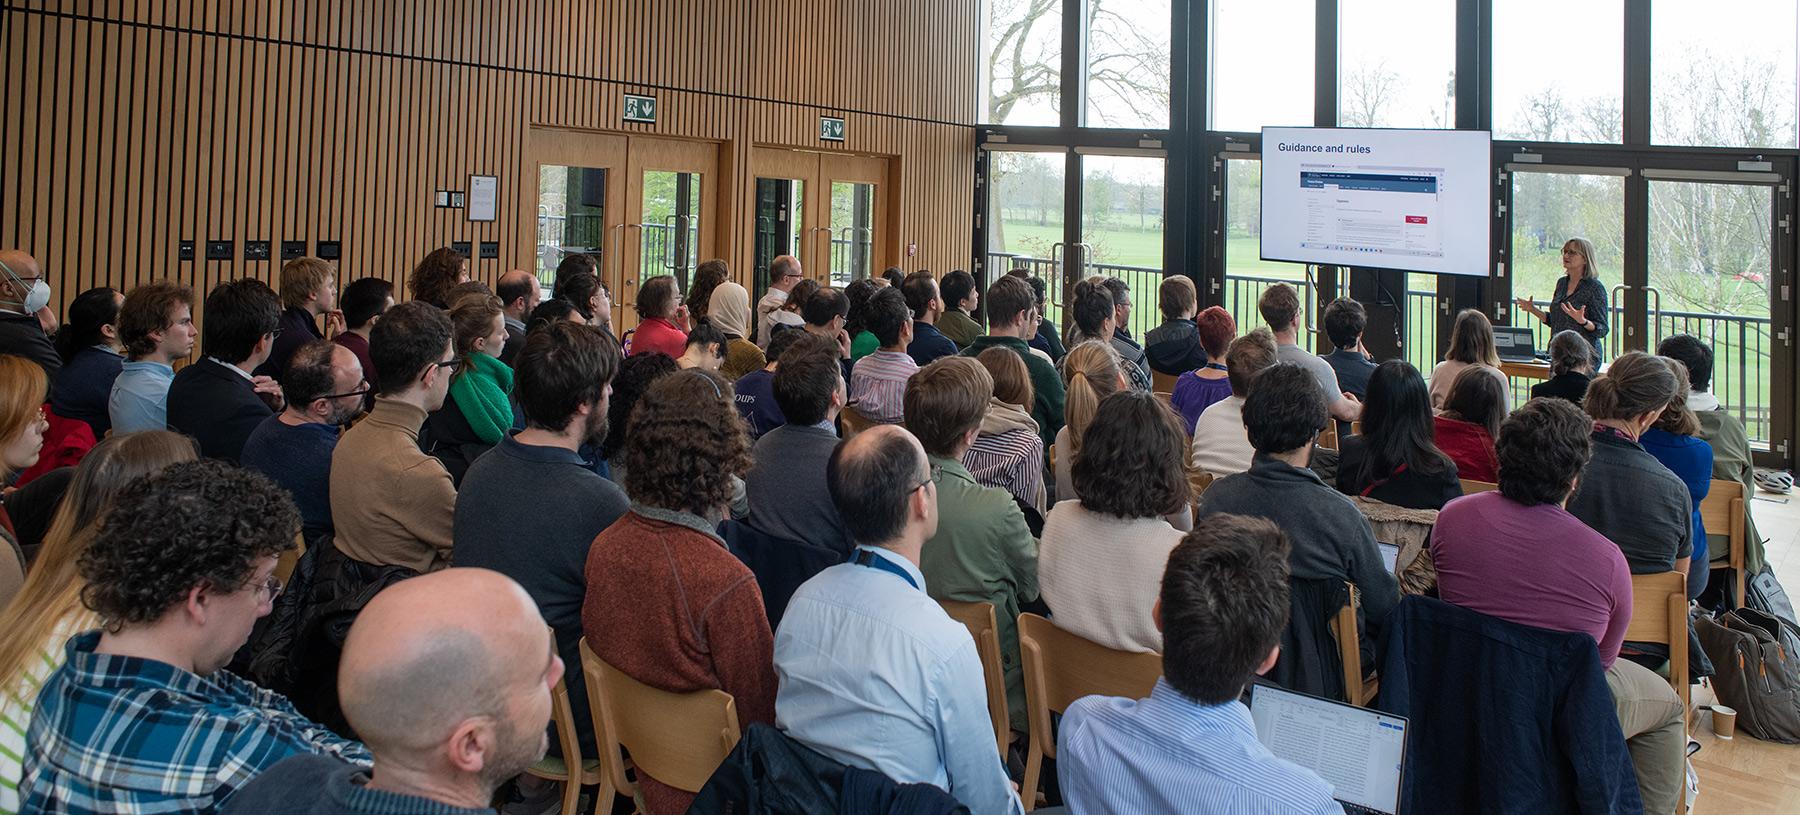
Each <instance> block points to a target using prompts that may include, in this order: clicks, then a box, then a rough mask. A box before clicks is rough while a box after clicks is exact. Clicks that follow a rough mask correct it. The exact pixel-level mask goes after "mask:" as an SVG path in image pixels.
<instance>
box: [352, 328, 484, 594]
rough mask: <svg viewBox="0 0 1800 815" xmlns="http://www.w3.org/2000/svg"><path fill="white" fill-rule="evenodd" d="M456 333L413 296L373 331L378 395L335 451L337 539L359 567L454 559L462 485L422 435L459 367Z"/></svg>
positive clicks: (440, 563)
mask: <svg viewBox="0 0 1800 815" xmlns="http://www.w3.org/2000/svg"><path fill="white" fill-rule="evenodd" d="M452 333H453V331H452V329H451V325H450V318H449V317H448V316H446V315H445V314H444V312H443V310H442V309H439V308H437V307H436V306H432V305H429V304H426V303H419V302H411V303H402V304H400V305H398V306H395V307H393V308H391V309H389V310H388V312H387V313H386V314H383V315H382V316H381V320H380V321H378V322H377V323H375V330H374V331H373V332H372V333H371V335H370V343H369V353H370V356H372V357H373V358H374V360H375V374H376V384H377V385H378V386H379V388H380V393H381V395H380V396H378V397H376V399H375V409H374V410H372V411H370V412H369V415H368V416H366V417H364V418H363V420H362V421H360V422H357V423H356V426H355V427H352V428H350V429H349V430H348V431H345V433H344V435H343V438H341V439H340V440H339V441H338V445H337V448H336V449H335V450H334V451H332V454H331V520H332V526H333V529H334V533H333V538H332V541H333V544H334V545H335V546H336V548H337V550H338V551H340V552H342V553H343V554H344V555H346V556H347V557H349V558H352V559H354V560H356V561H358V562H360V563H363V564H367V565H370V566H402V567H405V568H408V569H411V570H413V571H416V572H430V571H436V570H438V569H442V568H444V567H445V566H447V565H449V563H450V549H451V546H452V545H453V543H454V540H453V538H452V537H451V526H452V523H453V520H454V517H455V512H456V486H455V484H454V483H453V482H452V481H451V480H450V471H449V470H446V469H444V464H443V462H441V461H439V460H438V459H436V458H433V457H431V456H429V455H426V454H425V452H424V451H422V450H420V449H419V441H418V440H419V427H420V425H422V424H424V423H425V417H426V416H427V415H428V414H429V413H430V412H431V411H434V410H437V409H438V408H440V407H443V404H444V396H445V394H446V393H447V392H448V391H449V389H450V377H451V376H452V375H453V374H454V373H455V371H456V369H457V367H458V366H459V365H461V364H462V361H461V360H460V359H458V358H457V356H456V349H455V347H454V346H453V345H452V343H451V336H452Z"/></svg>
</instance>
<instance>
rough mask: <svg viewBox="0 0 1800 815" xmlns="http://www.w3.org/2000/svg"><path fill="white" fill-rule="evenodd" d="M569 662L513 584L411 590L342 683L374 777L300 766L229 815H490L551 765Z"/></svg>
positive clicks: (501, 579) (476, 581)
mask: <svg viewBox="0 0 1800 815" xmlns="http://www.w3.org/2000/svg"><path fill="white" fill-rule="evenodd" d="M557 653H558V652H557V649H556V647H555V644H554V643H553V642H552V641H551V640H550V638H549V636H547V635H546V634H545V631H544V620H543V618H542V617H540V616H538V610H537V608H536V606H534V605H533V604H532V599H531V597H530V596H529V595H527V594H526V592H525V591H524V590H523V589H522V588H521V587H520V586H519V585H518V584H516V583H514V582H513V581H511V580H509V579H507V578H506V577H505V576H503V575H500V574H497V573H495V572H490V571H487V570H484V569H448V570H446V571H442V572H438V573H436V574H431V575H426V576H424V577H420V578H418V579H416V580H408V581H405V582H403V583H399V584H397V585H395V586H394V587H393V588H390V589H388V590H387V591H384V592H382V593H381V594H380V595H378V596H376V598H375V599H374V600H371V601H369V604H368V606H367V607H365V608H364V609H363V612H362V614H361V615H360V616H359V617H357V620H356V623H355V624H354V625H352V626H351V628H350V636H349V638H348V640H347V641H346V642H345V643H344V655H343V663H342V665H341V667H340V669H339V671H338V686H339V694H340V695H341V696H342V698H343V705H344V715H345V716H346V717H347V718H348V719H349V720H350V723H351V724H352V725H354V726H355V728H356V732H357V733H358V734H360V735H361V736H362V738H363V741H364V743H366V744H367V746H368V751H369V753H370V754H372V757H373V762H374V766H373V767H370V768H365V767H361V766H358V765H354V764H346V763H344V762H343V761H339V760H336V759H334V758H330V757H326V756H319V755H297V756H294V757H292V758H288V759H286V760H284V761H282V762H280V763H278V764H276V765H274V766H273V767H270V768H266V771H265V772H263V773H261V774H260V775H258V776H257V777H256V778H254V779H253V780H251V781H250V783H249V784H247V785H245V786H244V787H243V788H242V789H241V790H239V791H238V792H237V793H236V794H235V795H232V796H231V797H230V798H229V799H228V800H227V801H226V805H225V809H224V812H226V813H243V814H244V815H326V813H342V812H391V813H427V812H431V813H447V812H476V811H482V812H485V811H489V810H488V807H489V806H490V804H491V802H492V801H493V800H494V794H495V791H496V790H497V789H498V788H499V787H500V786H501V785H502V784H504V783H505V782H506V781H507V780H508V779H510V778H512V777H513V776H516V775H518V774H519V773H520V772H522V771H524V770H525V769H526V768H527V767H530V766H531V765H532V764H533V763H535V762H536V761H537V760H538V759H540V758H542V757H543V756H544V750H545V746H546V742H547V740H548V737H547V735H546V730H545V726H546V725H548V724H549V722H550V705H551V702H550V695H551V689H552V688H554V687H555V686H556V683H557V682H558V681H559V680H561V679H562V678H563V675H564V666H563V662H562V660H561V659H560V658H558V656H557ZM576 672H577V673H579V672H580V669H579V668H577V669H576ZM603 806H605V805H603Z"/></svg>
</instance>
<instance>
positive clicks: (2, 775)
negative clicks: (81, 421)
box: [0, 430, 198, 812]
mask: <svg viewBox="0 0 1800 815" xmlns="http://www.w3.org/2000/svg"><path fill="white" fill-rule="evenodd" d="M197 457H198V454H197V451H196V450H195V448H194V442H193V440H192V439H189V438H188V437H186V436H183V435H181V434H179V433H171V432H169V431H167V430H146V431H143V432H141V433H126V434H121V435H117V436H113V437H112V438H109V439H105V440H102V441H101V442H100V443H99V444H98V445H95V447H94V449H93V450H91V451H89V452H88V455H87V457H86V458H84V459H82V461H81V466H79V467H77V468H76V469H75V477H74V479H73V480H71V481H70V483H69V490H68V493H67V497H66V498H65V500H63V501H62V504H61V506H60V507H58V508H57V510H56V517H55V520H53V521H52V522H51V524H50V531H49V533H48V534H47V535H46V536H45V539H44V544H43V548H42V549H40V550H39V552H38V556H37V558H36V559H35V560H33V561H32V564H31V573H30V574H29V575H27V576H26V578H25V585H24V587H23V588H22V589H20V591H19V593H18V595H17V596H15V597H14V598H13V599H12V601H11V602H10V603H8V604H6V605H5V606H4V608H5V611H3V612H0V812H18V811H19V779H20V778H21V776H22V774H23V772H24V763H23V762H24V756H25V732H26V728H27V727H29V726H30V724H31V717H32V711H33V710H34V709H35V708H36V707H37V698H38V691H39V689H40V688H41V687H42V686H43V684H44V680H45V679H46V678H47V677H49V676H50V674H51V672H53V671H55V670H56V669H57V668H60V667H62V664H63V658H64V651H63V645H64V644H65V643H67V642H68V641H69V638H70V637H72V636H74V635H75V634H77V633H80V632H82V631H86V630H88V629H90V628H96V627H98V626H99V624H100V620H99V618H98V617H95V616H94V613H93V612H92V611H90V610H88V608H87V607H86V606H84V605H83V604H82V601H81V590H82V587H83V586H85V585H86V583H85V581H83V579H82V577H81V572H80V571H79V569H78V564H79V563H80V561H81V557H82V555H83V554H84V553H85V552H86V551H87V546H88V542H89V541H91V540H93V534H94V530H95V529H96V528H97V527H98V526H99V523H100V520H101V518H102V517H103V516H104V515H105V512H106V510H107V509H108V508H109V507H110V505H111V504H112V500H113V496H115V495H117V494H118V492H119V490H121V489H123V488H124V487H125V485H126V484H129V483H131V482H132V481H135V480H137V479H138V478H141V477H143V476H146V475H149V474H152V473H157V472H161V471H162V469H163V468H164V467H166V466H168V465H170V464H174V463H177V462H182V461H193V460H195V459H196V458H197Z"/></svg>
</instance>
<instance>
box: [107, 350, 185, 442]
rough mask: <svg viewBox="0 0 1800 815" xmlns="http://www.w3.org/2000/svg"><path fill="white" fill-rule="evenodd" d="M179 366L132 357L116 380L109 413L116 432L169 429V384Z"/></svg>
mask: <svg viewBox="0 0 1800 815" xmlns="http://www.w3.org/2000/svg"><path fill="white" fill-rule="evenodd" d="M174 382H175V369H174V367H172V366H170V365H169V364H167V363H163V362H151V361H150V360H138V359H128V360H126V361H125V364H124V365H123V366H121V368H120V370H119V378H117V379H114V380H113V387H112V397H111V398H109V399H108V400H107V401H106V412H107V413H108V414H109V415H110V416H111V417H112V429H113V433H115V434H118V433H133V432H136V431H139V430H168V429H169V386H170V385H171V384H173V383H174Z"/></svg>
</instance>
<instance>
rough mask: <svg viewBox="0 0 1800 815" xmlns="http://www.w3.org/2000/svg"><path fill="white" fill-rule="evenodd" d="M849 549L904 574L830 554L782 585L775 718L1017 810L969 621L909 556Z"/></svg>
mask: <svg viewBox="0 0 1800 815" xmlns="http://www.w3.org/2000/svg"><path fill="white" fill-rule="evenodd" d="M857 551H858V552H871V553H873V556H874V557H877V558H882V559H884V560H885V561H887V562H888V563H889V564H892V565H894V566H898V567H899V568H900V569H902V570H904V571H905V573H906V574H907V575H908V576H910V577H911V578H912V583H910V584H909V583H908V582H907V581H906V580H905V579H904V578H902V577H901V576H900V575H899V574H894V573H892V572H891V571H889V570H884V569H880V568H873V567H870V566H863V565H858V564H856V563H840V564H838V565H836V566H832V567H831V568H829V569H826V570H825V571H822V572H820V573H818V574H817V575H814V576H813V578H812V579H811V580H808V581H806V582H805V583H804V584H802V585H801V586H800V588H799V589H798V590H796V591H795V592H794V597H793V600H791V601H790V602H789V603H788V607H787V612H786V614H784V615H783V616H782V618H781V629H780V630H778V631H776V632H775V675H776V678H778V679H779V680H780V681H781V688H780V690H779V691H778V692H777V693H776V695H775V724H776V726H778V727H780V728H781V729H782V730H783V731H785V732H786V733H787V735H788V736H790V737H792V738H794V739H795V740H797V741H799V742H801V743H802V744H805V745H806V746H808V747H811V748H813V749H814V750H818V751H819V752H821V753H824V754H825V755H827V756H829V757H831V758H832V759H835V760H837V761H840V762H843V763H845V764H848V765H850V766H853V767H861V768H864V769H869V770H875V771H877V772H880V773H883V774H885V775H886V776H887V777H889V778H891V779H893V780H895V781H899V782H901V783H917V782H922V783H927V784H934V785H936V786H938V787H942V788H943V789H946V790H949V792H950V794H951V795H954V796H956V799H957V800H958V801H961V802H962V803H963V804H964V805H966V806H968V807H969V809H970V811H972V812H981V813H1006V812H1011V813H1020V812H1023V811H1024V809H1023V807H1022V806H1020V804H1019V796H1018V795H1017V794H1015V793H1014V792H1013V790H1012V784H1011V782H1010V781H1009V780H1008V779H1007V777H1006V768H1005V767H1004V766H1002V765H1001V763H1000V753H999V751H998V750H996V749H995V747H994V729H993V726H992V724H991V720H990V719H989V718H988V710H987V685H986V684H985V680H984V679H983V675H982V671H981V657H980V656H979V655H978V654H977V653H976V651H975V640H974V639H973V638H971V637H970V636H969V630H968V629H967V628H964V627H963V625H962V623H959V622H957V621H955V620H952V619H950V616H949V615H948V614H945V613H944V609H943V607H941V606H939V605H938V604H937V602H936V601H934V600H932V599H931V598H930V597H928V596H926V594H925V591H924V586H925V575H923V574H921V573H920V572H919V567H918V566H917V565H915V564H914V563H913V562H912V561H909V560H907V559H906V558H904V557H901V556H900V555H897V554H895V553H893V552H889V551H887V550H885V549H878V548H871V547H866V546H865V547H858V549H857ZM915 585H916V586H917V587H916V588H915ZM1246 720H1247V718H1246Z"/></svg>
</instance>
